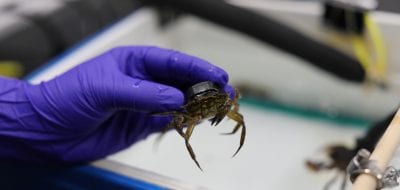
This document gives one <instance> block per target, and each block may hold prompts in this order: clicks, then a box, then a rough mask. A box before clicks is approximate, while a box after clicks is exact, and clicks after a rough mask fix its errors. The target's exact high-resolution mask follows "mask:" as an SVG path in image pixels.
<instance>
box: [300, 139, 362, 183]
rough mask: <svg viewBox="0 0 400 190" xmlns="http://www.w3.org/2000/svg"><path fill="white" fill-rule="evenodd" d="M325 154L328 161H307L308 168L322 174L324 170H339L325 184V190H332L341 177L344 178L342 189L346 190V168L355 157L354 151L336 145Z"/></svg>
mask: <svg viewBox="0 0 400 190" xmlns="http://www.w3.org/2000/svg"><path fill="white" fill-rule="evenodd" d="M324 152H325V153H326V154H327V156H328V160H324V161H323V160H321V161H316V160H306V166H307V168H308V169H310V170H311V171H314V172H320V171H324V170H337V174H336V175H335V176H334V177H333V178H332V179H331V180H329V181H328V182H327V183H326V184H325V186H324V187H323V189H324V190H328V189H330V188H331V186H332V185H333V183H335V182H336V180H337V179H338V178H339V177H340V176H342V177H343V180H342V183H341V188H340V189H341V190H344V189H346V182H347V181H346V179H347V177H348V176H347V173H346V168H347V165H348V164H349V162H350V161H351V159H352V158H353V156H354V155H355V153H354V150H352V149H349V148H347V147H345V146H343V145H336V144H335V145H329V146H328V147H326V148H325V151H324Z"/></svg>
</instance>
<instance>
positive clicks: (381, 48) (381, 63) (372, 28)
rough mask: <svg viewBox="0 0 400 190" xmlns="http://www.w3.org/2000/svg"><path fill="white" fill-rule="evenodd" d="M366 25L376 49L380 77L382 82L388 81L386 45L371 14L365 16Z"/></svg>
mask: <svg viewBox="0 0 400 190" xmlns="http://www.w3.org/2000/svg"><path fill="white" fill-rule="evenodd" d="M364 24H365V26H366V29H367V31H368V34H369V35H370V37H371V41H372V44H373V46H374V49H375V52H376V53H375V56H376V57H375V58H376V59H375V60H376V69H377V72H378V77H379V78H380V79H382V80H386V74H387V73H386V72H387V52H386V48H385V44H384V42H383V37H382V33H381V31H380V29H379V26H378V25H377V24H376V23H375V22H374V21H373V20H372V19H371V16H370V15H369V14H365V15H364Z"/></svg>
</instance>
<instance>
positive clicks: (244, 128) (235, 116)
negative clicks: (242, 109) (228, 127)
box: [227, 111, 246, 157]
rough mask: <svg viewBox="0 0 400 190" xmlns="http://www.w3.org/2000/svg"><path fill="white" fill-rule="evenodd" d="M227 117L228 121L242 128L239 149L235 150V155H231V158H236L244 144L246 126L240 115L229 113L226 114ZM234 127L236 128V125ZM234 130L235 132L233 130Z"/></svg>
mask: <svg viewBox="0 0 400 190" xmlns="http://www.w3.org/2000/svg"><path fill="white" fill-rule="evenodd" d="M227 116H228V117H229V118H230V119H232V120H234V121H236V122H238V125H239V127H241V128H242V132H241V136H240V144H239V148H238V149H237V150H236V152H235V154H233V156H232V157H234V156H236V154H237V153H238V152H239V150H240V149H241V148H242V146H243V144H244V140H245V137H246V126H245V124H244V121H243V116H242V114H240V113H237V112H233V111H231V112H228V114H227ZM236 127H237V125H236ZM236 127H235V128H236ZM239 127H238V128H239ZM234 130H235V129H234Z"/></svg>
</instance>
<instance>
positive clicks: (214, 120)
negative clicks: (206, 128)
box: [210, 116, 225, 126]
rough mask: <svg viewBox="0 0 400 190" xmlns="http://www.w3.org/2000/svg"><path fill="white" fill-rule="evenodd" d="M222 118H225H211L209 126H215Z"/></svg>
mask: <svg viewBox="0 0 400 190" xmlns="http://www.w3.org/2000/svg"><path fill="white" fill-rule="evenodd" d="M224 118H225V116H223V117H219V116H215V117H213V118H212V119H210V121H211V125H214V126H217V125H218V124H219V123H220V122H221V121H222V120H223V119H224Z"/></svg>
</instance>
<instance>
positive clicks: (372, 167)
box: [347, 149, 400, 189]
mask: <svg viewBox="0 0 400 190" xmlns="http://www.w3.org/2000/svg"><path fill="white" fill-rule="evenodd" d="M370 155H371V153H370V152H369V151H368V150H366V149H361V150H359V151H358V152H357V155H356V156H355V157H354V158H353V159H352V160H351V162H350V163H349V165H348V166H347V173H348V174H349V176H350V181H351V182H352V183H354V181H355V180H356V178H357V177H358V176H359V175H360V174H367V175H370V176H372V177H374V178H375V179H376V181H377V189H382V188H392V187H396V186H398V185H399V180H400V171H399V170H396V169H395V168H394V167H391V166H389V167H387V168H386V169H385V171H383V172H382V171H381V169H379V168H378V167H377V166H376V161H375V160H369V157H370Z"/></svg>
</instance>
